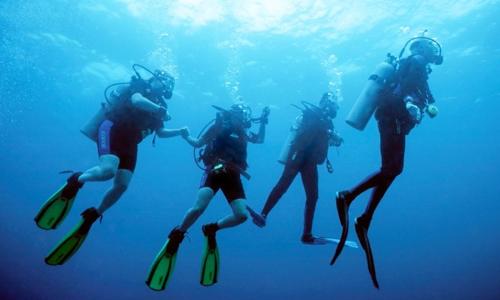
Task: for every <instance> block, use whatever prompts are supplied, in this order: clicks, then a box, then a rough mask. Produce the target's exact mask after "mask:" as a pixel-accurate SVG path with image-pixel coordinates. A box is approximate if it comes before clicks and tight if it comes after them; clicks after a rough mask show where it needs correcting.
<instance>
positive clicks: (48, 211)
mask: <svg viewBox="0 0 500 300" xmlns="http://www.w3.org/2000/svg"><path fill="white" fill-rule="evenodd" d="M80 175H82V173H81V172H77V173H73V174H72V175H71V176H70V177H69V178H68V179H67V181H66V183H65V184H64V185H63V186H62V187H61V188H60V189H59V190H58V191H57V192H55V193H54V194H53V195H52V196H51V197H50V198H49V199H48V200H47V202H45V204H44V205H43V206H42V208H41V209H40V211H39V212H38V214H37V215H36V217H35V222H36V225H38V227H40V228H42V229H45V230H50V229H56V227H57V226H59V224H61V222H62V221H63V220H64V218H66V216H67V215H68V212H69V211H70V209H71V206H73V202H74V201H75V197H76V194H77V193H78V190H79V189H80V188H81V187H82V186H83V183H80V182H78V177H80Z"/></svg>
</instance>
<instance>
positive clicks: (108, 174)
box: [101, 166, 116, 180]
mask: <svg viewBox="0 0 500 300" xmlns="http://www.w3.org/2000/svg"><path fill="white" fill-rule="evenodd" d="M115 175H116V169H115V168H112V167H110V166H106V167H101V176H102V178H104V179H105V180H109V179H111V178H113V177H115Z"/></svg>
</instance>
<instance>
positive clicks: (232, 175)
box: [146, 103, 270, 291]
mask: <svg viewBox="0 0 500 300" xmlns="http://www.w3.org/2000/svg"><path fill="white" fill-rule="evenodd" d="M214 107H215V108H216V109H218V110H219V112H218V113H217V117H216V118H215V120H213V121H212V122H211V123H209V124H208V125H207V126H206V127H205V129H206V128H208V129H207V130H205V129H204V130H202V133H200V135H199V136H198V138H193V137H191V136H189V135H183V137H184V138H185V139H186V141H187V142H188V143H189V144H190V145H192V146H193V147H194V148H200V147H204V148H203V149H202V151H200V157H199V158H197V159H196V162H197V164H198V163H199V161H203V164H204V167H201V166H200V167H201V168H202V169H203V170H204V176H203V179H202V182H201V185H200V189H199V190H198V198H197V200H196V203H195V204H194V206H193V207H192V208H190V209H189V210H188V211H187V213H186V215H185V217H184V219H183V221H182V223H181V224H180V225H179V226H177V227H175V228H174V229H173V230H172V231H171V232H170V234H169V235H168V240H167V241H166V243H165V245H164V246H163V248H162V249H161V250H160V252H159V253H158V255H157V256H156V259H155V260H154V262H153V264H152V266H151V270H150V272H149V275H148V277H147V279H146V284H147V285H148V286H149V287H150V288H151V289H153V290H157V291H160V290H163V289H165V286H166V284H167V282H168V280H169V279H170V276H171V274H172V272H173V268H174V264H175V260H176V256H177V250H178V248H179V245H180V243H181V242H182V240H183V239H184V235H185V234H186V231H187V230H188V229H189V228H190V227H191V226H192V225H193V224H194V223H195V222H196V220H197V219H198V218H199V217H200V216H201V215H202V214H203V212H204V211H205V209H206V208H207V207H208V205H209V203H210V201H211V200H212V198H213V197H214V195H215V194H216V193H217V191H219V190H221V191H222V193H223V194H224V196H225V197H226V199H227V201H228V202H229V205H230V206H231V209H232V212H233V213H232V214H230V215H228V216H226V217H224V218H222V219H220V220H218V221H217V222H214V223H210V224H205V225H203V226H202V231H203V235H204V236H205V243H206V247H205V252H204V255H203V258H202V270H201V279H200V283H201V285H203V286H210V285H213V284H215V283H216V282H217V278H218V272H219V251H218V248H217V242H216V233H217V231H218V230H220V229H225V228H230V227H234V226H237V225H240V224H242V223H243V222H245V221H246V220H247V218H248V216H247V209H246V205H245V199H246V196H245V191H244V189H243V184H242V182H241V176H244V177H246V178H247V179H249V175H248V173H247V172H246V168H247V145H248V143H254V144H261V143H263V142H264V137H265V128H266V124H267V121H268V116H269V112H270V111H269V108H267V107H265V108H264V110H263V111H262V114H261V116H260V117H259V118H255V119H252V117H251V110H250V108H249V107H248V106H247V105H245V104H244V103H236V104H233V105H232V106H231V107H230V108H229V109H228V110H226V109H222V108H220V107H216V106H214ZM252 122H258V123H260V126H259V131H258V133H253V132H250V133H249V132H248V130H249V128H250V127H251V126H252Z"/></svg>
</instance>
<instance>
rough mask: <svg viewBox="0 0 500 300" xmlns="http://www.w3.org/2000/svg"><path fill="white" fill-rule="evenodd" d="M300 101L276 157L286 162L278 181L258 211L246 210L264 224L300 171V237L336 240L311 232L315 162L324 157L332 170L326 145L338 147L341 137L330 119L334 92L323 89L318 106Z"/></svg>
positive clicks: (310, 241)
mask: <svg viewBox="0 0 500 300" xmlns="http://www.w3.org/2000/svg"><path fill="white" fill-rule="evenodd" d="M303 105H304V108H301V107H299V109H300V110H301V111H302V113H301V115H300V116H298V117H297V118H296V120H295V124H294V125H293V126H292V128H291V132H290V135H289V137H288V141H287V142H286V143H285V147H284V148H283V151H282V154H281V157H280V159H279V160H278V161H279V162H280V163H282V164H284V165H285V167H284V169H283V173H282V174H281V177H280V179H279V181H278V182H277V184H276V185H275V186H274V188H273V189H272V191H271V193H270V194H269V196H268V197H267V200H266V203H265V204H264V207H263V208H262V211H261V213H260V214H259V213H257V212H255V211H253V210H252V209H249V212H250V215H251V216H252V219H253V222H254V223H255V224H256V225H257V226H259V227H264V226H265V225H266V220H267V216H268V215H269V213H270V212H271V210H272V209H273V208H274V206H275V205H276V204H277V203H278V201H279V200H280V198H281V197H282V196H283V195H284V194H285V192H286V191H287V190H288V188H289V187H290V185H291V184H292V182H293V180H294V179H295V177H296V176H297V174H298V173H300V175H301V177H302V184H303V185H304V190H305V192H306V205H305V209H304V231H303V234H302V238H301V241H302V243H304V244H311V245H319V244H326V243H330V242H335V240H332V239H328V238H323V237H317V236H314V235H313V234H312V227H313V219H314V211H315V209H316V203H317V201H318V165H321V164H322V163H324V162H325V160H326V162H327V169H328V171H329V172H330V173H331V172H333V168H332V166H331V164H330V161H329V160H328V159H327V155H328V147H329V146H335V147H339V146H340V145H341V144H342V142H343V139H342V138H341V137H340V136H339V134H338V133H337V132H336V131H335V129H334V126H333V123H332V120H333V119H334V118H335V117H336V116H337V111H338V109H339V105H338V101H337V97H336V95H335V94H334V93H332V92H327V93H324V94H323V96H322V97H321V100H320V101H319V106H316V105H314V104H311V103H309V102H303Z"/></svg>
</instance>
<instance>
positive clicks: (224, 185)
mask: <svg viewBox="0 0 500 300" xmlns="http://www.w3.org/2000/svg"><path fill="white" fill-rule="evenodd" d="M202 139H203V140H207V141H208V143H207V146H206V148H205V151H204V152H203V154H202V159H203V162H204V164H205V166H206V171H205V174H204V175H203V178H202V181H201V184H200V187H208V188H210V189H212V190H213V192H214V193H216V192H217V191H218V190H219V189H220V190H222V192H223V193H224V196H225V197H226V199H227V201H228V202H229V203H231V202H232V201H234V200H237V199H245V198H246V196H245V191H244V189H243V184H242V182H241V176H240V174H241V172H242V171H244V170H246V168H247V161H246V160H247V145H248V142H249V136H248V135H247V134H246V132H245V131H243V130H242V131H239V132H236V131H234V129H233V128H232V127H231V126H229V125H228V124H225V123H224V122H222V121H221V123H220V124H215V125H213V126H212V127H210V128H209V129H208V130H207V132H206V133H205V135H204V136H203V137H202Z"/></svg>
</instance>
